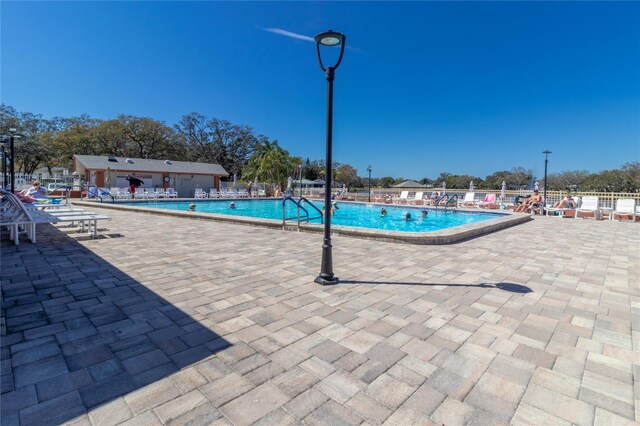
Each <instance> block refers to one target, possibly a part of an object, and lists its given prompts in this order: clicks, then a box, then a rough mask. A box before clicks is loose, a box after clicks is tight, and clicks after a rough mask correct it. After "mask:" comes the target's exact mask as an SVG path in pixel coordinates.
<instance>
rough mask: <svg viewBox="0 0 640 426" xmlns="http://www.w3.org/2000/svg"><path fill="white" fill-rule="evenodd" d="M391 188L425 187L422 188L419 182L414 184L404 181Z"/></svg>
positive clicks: (410, 181) (413, 181)
mask: <svg viewBox="0 0 640 426" xmlns="http://www.w3.org/2000/svg"><path fill="white" fill-rule="evenodd" d="M393 187H394V188H426V186H424V185H423V184H421V183H420V182H416V181H415V180H405V181H404V182H402V183H399V184H397V185H393Z"/></svg>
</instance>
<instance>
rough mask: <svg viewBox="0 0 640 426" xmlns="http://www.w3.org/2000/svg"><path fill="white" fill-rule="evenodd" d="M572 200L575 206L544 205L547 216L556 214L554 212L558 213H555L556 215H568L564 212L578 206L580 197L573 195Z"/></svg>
mask: <svg viewBox="0 0 640 426" xmlns="http://www.w3.org/2000/svg"><path fill="white" fill-rule="evenodd" d="M573 200H574V202H575V203H576V207H545V208H544V211H545V212H547V216H552V215H553V216H556V213H560V214H559V215H557V216H558V217H570V216H566V215H565V213H568V212H574V215H575V211H576V208H578V206H580V197H573Z"/></svg>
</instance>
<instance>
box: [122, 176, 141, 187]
mask: <svg viewBox="0 0 640 426" xmlns="http://www.w3.org/2000/svg"><path fill="white" fill-rule="evenodd" d="M126 180H128V181H129V184H130V185H135V186H140V185H144V182H143V181H142V180H141V179H138V178H137V177H135V176H130V175H127V178H126Z"/></svg>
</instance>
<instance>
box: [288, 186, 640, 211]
mask: <svg viewBox="0 0 640 426" xmlns="http://www.w3.org/2000/svg"><path fill="white" fill-rule="evenodd" d="M336 191H337V189H335V188H334V190H333V192H334V193H335V192H336ZM401 191H402V190H400V189H398V188H371V202H377V201H379V200H381V199H383V198H385V196H386V197H387V198H392V197H394V196H395V197H397V196H399V195H400V192H401ZM405 191H406V189H405ZM417 191H420V190H419V189H413V190H409V196H408V199H409V200H412V199H414V198H415V193H416V192H417ZM433 191H438V192H440V193H441V192H442V188H425V190H424V191H422V192H424V198H425V199H427V198H429V197H430V196H431V193H432V192H433ZM467 192H473V193H475V196H474V199H475V200H478V201H482V200H483V199H484V197H485V196H486V195H487V194H496V195H497V198H498V202H499V203H501V204H507V205H508V204H513V202H514V199H515V197H516V196H519V195H520V196H522V195H524V196H526V195H530V194H532V193H533V191H531V190H524V189H522V190H507V191H504V197H501V194H502V192H501V191H500V190H497V191H491V190H486V189H476V190H474V191H469V190H468V189H447V194H458V198H459V199H463V198H464V196H465V194H466V193H467ZM540 192H541V193H542V190H541V191H540ZM323 193H324V190H323V189H321V188H309V189H305V188H303V189H302V194H303V196H305V197H320V196H321V194H323ZM295 195H296V196H297V195H299V192H298V189H297V188H296V191H295ZM566 195H567V192H566V191H547V200H546V204H553V203H555V202H558V201H561V200H562V199H563V198H564V197H566ZM571 196H572V197H580V198H583V197H585V196H596V197H598V203H599V205H600V207H603V208H613V207H615V203H616V201H617V200H618V199H621V198H633V199H635V200H636V204H640V193H628V192H594V191H590V192H586V191H585V192H572V193H571ZM343 198H345V199H348V200H353V201H360V202H368V201H369V192H368V191H357V192H355V191H353V192H348V193H346V194H344V195H343Z"/></svg>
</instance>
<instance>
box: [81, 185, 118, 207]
mask: <svg viewBox="0 0 640 426" xmlns="http://www.w3.org/2000/svg"><path fill="white" fill-rule="evenodd" d="M92 187H93V188H96V193H91V195H93V196H94V197H96V198H98V199H99V200H100V202H101V203H103V202H104V200H103V199H102V196H101V195H100V188H99V187H97V186H95V185H87V189H86V191H87V198H89V189H91V188H92ZM109 197H111V202H112V203H115V202H116V199H115V198H114V197H113V195H112V194H111V193H109Z"/></svg>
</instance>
